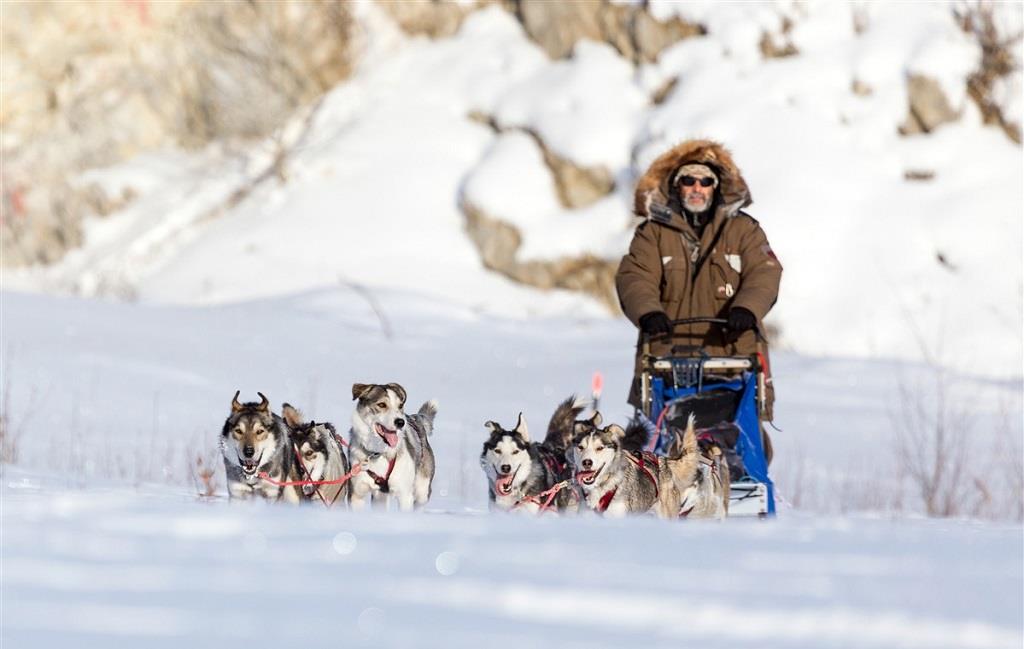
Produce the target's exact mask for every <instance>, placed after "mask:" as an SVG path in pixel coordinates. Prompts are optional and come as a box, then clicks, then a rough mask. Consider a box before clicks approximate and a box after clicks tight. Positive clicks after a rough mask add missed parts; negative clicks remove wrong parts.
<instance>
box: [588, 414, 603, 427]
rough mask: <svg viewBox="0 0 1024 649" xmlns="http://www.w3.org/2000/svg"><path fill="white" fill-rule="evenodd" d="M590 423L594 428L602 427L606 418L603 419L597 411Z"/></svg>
mask: <svg viewBox="0 0 1024 649" xmlns="http://www.w3.org/2000/svg"><path fill="white" fill-rule="evenodd" d="M588 421H589V422H590V424H591V425H592V426H593V427H594V428H597V427H598V426H600V425H601V422H602V421H604V418H603V417H601V413H600V412H598V411H596V410H595V411H594V414H593V416H592V417H591V418H590V419H589V420H588Z"/></svg>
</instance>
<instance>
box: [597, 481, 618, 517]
mask: <svg viewBox="0 0 1024 649" xmlns="http://www.w3.org/2000/svg"><path fill="white" fill-rule="evenodd" d="M618 490H619V488H618V487H615V488H614V489H612V490H611V491H609V492H607V493H606V494H605V495H603V496H601V500H599V501H597V513H598V514H603V513H604V510H606V509H608V505H610V504H611V502H612V498H614V497H615V492H616V491H618Z"/></svg>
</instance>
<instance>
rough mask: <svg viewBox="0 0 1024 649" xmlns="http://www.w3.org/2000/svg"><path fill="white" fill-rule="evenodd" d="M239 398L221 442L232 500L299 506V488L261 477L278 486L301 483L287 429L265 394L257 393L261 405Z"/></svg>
mask: <svg viewBox="0 0 1024 649" xmlns="http://www.w3.org/2000/svg"><path fill="white" fill-rule="evenodd" d="M239 394H241V392H235V396H234V398H232V400H231V414H230V415H228V418H227V419H226V420H225V421H224V427H223V429H221V434H220V441H219V446H220V451H221V455H223V456H224V472H225V474H226V475H227V485H228V496H229V497H230V498H231V499H232V500H248V499H251V498H264V499H266V500H271V501H278V500H281V501H285V502H290V503H298V502H299V501H300V500H301V499H302V495H301V491H300V490H299V489H298V488H297V487H294V486H287V487H281V486H277V485H275V484H273V483H272V482H270V481H268V480H266V479H264V478H263V477H261V475H262V474H266V476H267V477H268V478H270V479H271V480H273V481H276V482H291V481H294V480H297V479H299V476H298V473H297V471H296V463H295V455H294V453H293V451H292V446H291V442H290V441H289V438H288V430H287V426H286V425H285V423H284V421H283V420H282V419H281V418H280V417H279V416H277V415H276V414H274V413H273V412H272V411H271V410H270V401H269V400H268V399H267V398H266V397H265V396H263V393H261V392H257V394H259V395H260V402H259V403H257V402H255V401H251V402H247V403H239V401H238V395H239Z"/></svg>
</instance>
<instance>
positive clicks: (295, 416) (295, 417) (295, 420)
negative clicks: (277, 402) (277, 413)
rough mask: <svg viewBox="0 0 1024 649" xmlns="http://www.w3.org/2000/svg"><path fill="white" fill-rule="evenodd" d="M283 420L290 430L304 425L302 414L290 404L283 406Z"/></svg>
mask: <svg viewBox="0 0 1024 649" xmlns="http://www.w3.org/2000/svg"><path fill="white" fill-rule="evenodd" d="M281 418H282V419H284V423H286V424H288V426H289V427H290V428H298V427H299V426H301V425H302V413H301V412H299V411H298V410H296V409H295V407H294V406H293V405H292V404H290V403H285V404H282V405H281Z"/></svg>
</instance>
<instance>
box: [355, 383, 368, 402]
mask: <svg viewBox="0 0 1024 649" xmlns="http://www.w3.org/2000/svg"><path fill="white" fill-rule="evenodd" d="M372 387H373V386H372V385H367V384H365V383H354V384H352V400H353V401H355V400H356V399H358V398H360V397H361V396H363V395H364V394H366V393H367V392H369V391H370V388H372Z"/></svg>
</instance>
